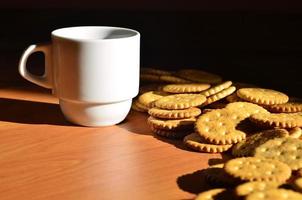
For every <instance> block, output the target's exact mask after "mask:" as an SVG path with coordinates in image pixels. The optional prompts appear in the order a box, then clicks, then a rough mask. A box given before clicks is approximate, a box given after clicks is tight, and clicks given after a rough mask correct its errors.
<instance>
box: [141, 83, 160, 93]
mask: <svg viewBox="0 0 302 200" xmlns="http://www.w3.org/2000/svg"><path fill="white" fill-rule="evenodd" d="M162 86H163V85H162V84H158V83H149V84H144V85H140V87H139V94H144V93H146V92H150V91H161V87H162Z"/></svg>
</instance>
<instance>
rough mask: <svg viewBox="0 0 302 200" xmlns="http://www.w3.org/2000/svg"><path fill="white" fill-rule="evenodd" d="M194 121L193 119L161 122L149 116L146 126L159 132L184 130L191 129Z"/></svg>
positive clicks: (161, 120)
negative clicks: (159, 130)
mask: <svg viewBox="0 0 302 200" xmlns="http://www.w3.org/2000/svg"><path fill="white" fill-rule="evenodd" d="M195 121H196V119H195V118H194V117H192V118H187V119H172V120H171V119H170V120H163V119H158V118H155V117H152V116H150V117H149V118H148V124H149V125H151V126H152V127H154V128H157V129H161V130H184V129H192V128H193V126H194V123H195Z"/></svg>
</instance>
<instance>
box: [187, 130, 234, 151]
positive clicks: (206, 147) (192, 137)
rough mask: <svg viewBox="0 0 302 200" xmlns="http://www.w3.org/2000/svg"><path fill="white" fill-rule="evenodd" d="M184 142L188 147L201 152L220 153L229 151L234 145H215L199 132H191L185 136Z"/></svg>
mask: <svg viewBox="0 0 302 200" xmlns="http://www.w3.org/2000/svg"><path fill="white" fill-rule="evenodd" d="M184 143H185V145H186V146H187V147H189V148H191V149H194V150H196V151H200V152H207V153H220V152H224V151H227V150H228V149H230V148H231V147H232V145H215V144H209V143H208V142H207V141H205V140H204V139H203V138H201V137H200V136H199V135H198V134H197V133H191V134H189V135H187V136H186V137H185V138H184Z"/></svg>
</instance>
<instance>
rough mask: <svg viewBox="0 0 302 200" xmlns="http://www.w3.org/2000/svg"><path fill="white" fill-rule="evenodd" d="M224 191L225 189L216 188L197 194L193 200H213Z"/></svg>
mask: <svg viewBox="0 0 302 200" xmlns="http://www.w3.org/2000/svg"><path fill="white" fill-rule="evenodd" d="M224 191H226V189H225V188H216V189H211V190H207V191H205V192H202V193H199V194H198V195H197V197H196V198H195V200H215V199H216V198H215V196H217V195H218V194H220V193H222V192H224Z"/></svg>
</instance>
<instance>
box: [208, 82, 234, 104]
mask: <svg viewBox="0 0 302 200" xmlns="http://www.w3.org/2000/svg"><path fill="white" fill-rule="evenodd" d="M235 91H236V88H235V87H234V86H231V87H229V88H226V89H224V90H222V91H220V92H218V93H216V94H213V95H212V96H209V97H208V98H207V100H206V102H204V104H203V106H206V105H209V104H212V103H214V102H216V101H219V100H220V99H223V98H225V97H227V96H229V95H230V94H232V93H233V92H235Z"/></svg>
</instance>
